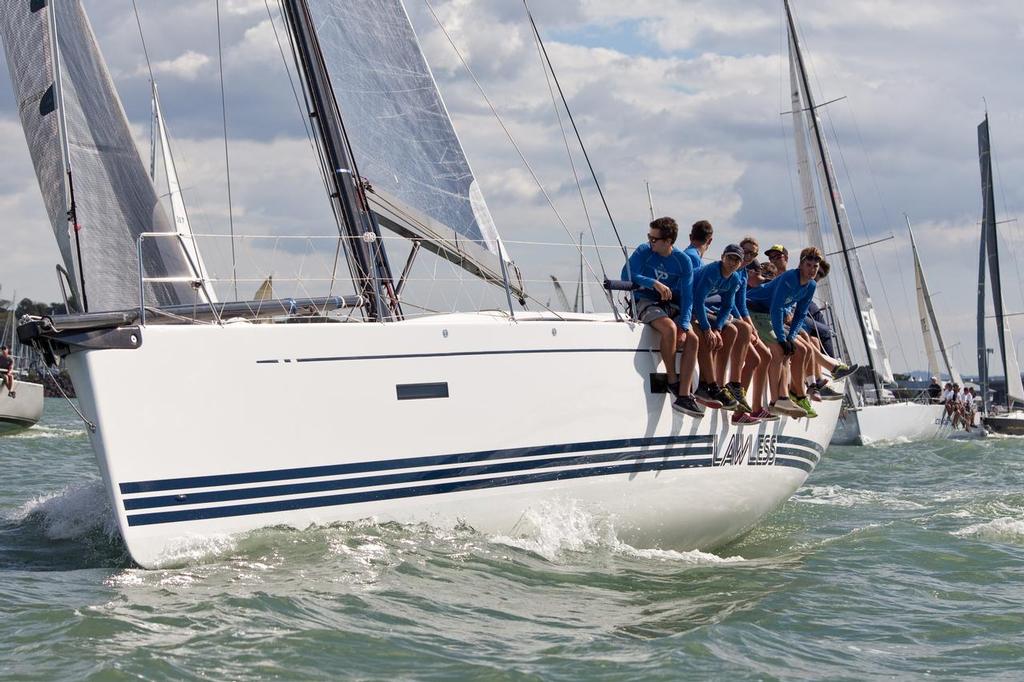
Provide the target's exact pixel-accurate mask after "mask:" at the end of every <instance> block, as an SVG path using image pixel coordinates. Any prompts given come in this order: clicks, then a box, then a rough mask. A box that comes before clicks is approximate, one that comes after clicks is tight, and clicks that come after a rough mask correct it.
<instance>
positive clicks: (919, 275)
mask: <svg viewBox="0 0 1024 682" xmlns="http://www.w3.org/2000/svg"><path fill="white" fill-rule="evenodd" d="M907 230H908V232H909V233H910V248H911V250H912V251H913V252H914V281H915V284H916V287H917V311H918V316H919V318H920V320H921V334H922V335H923V336H924V349H925V355H926V356H927V359H928V372H929V373H931V375H932V376H936V377H937V376H941V375H942V372H941V369H940V368H941V366H940V364H939V356H938V353H936V349H935V342H936V341H937V342H938V346H939V348H938V350H939V352H941V353H942V362H943V363H944V364H945V366H946V372H947V373H948V374H949V377H950V379H951V380H952V381H953V383H956V384H961V385H963V378H962V377H961V376H960V372H958V371H957V369H956V367H954V366H953V362H952V360H950V357H949V350H948V349H947V348H946V346H945V344H944V343H943V342H942V333H941V332H940V331H939V321H938V318H936V316H935V309H934V308H933V307H932V298H931V294H930V293H929V291H928V280H926V279H925V276H924V268H923V267H922V265H921V256H920V254H919V253H918V251H917V241H916V240H915V239H914V230H913V228H911V226H910V218H909V217H908V218H907ZM932 334H934V335H935V338H934V339H933V338H932Z"/></svg>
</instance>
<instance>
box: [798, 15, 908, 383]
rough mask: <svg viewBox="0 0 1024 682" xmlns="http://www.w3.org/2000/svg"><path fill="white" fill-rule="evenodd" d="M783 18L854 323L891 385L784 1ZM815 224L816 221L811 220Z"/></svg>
mask: <svg viewBox="0 0 1024 682" xmlns="http://www.w3.org/2000/svg"><path fill="white" fill-rule="evenodd" d="M784 4H785V8H786V14H787V19H788V22H789V44H790V58H791V59H792V60H793V61H795V62H796V64H795V66H794V67H793V68H792V69H791V74H793V73H794V72H795V73H796V76H795V78H796V81H797V83H796V85H797V87H796V90H795V93H794V94H795V95H796V97H794V100H798V106H794V109H795V110H798V111H806V112H807V121H808V128H809V131H810V134H811V136H812V139H813V141H814V144H812V145H811V149H812V152H813V158H814V162H815V166H816V168H817V173H818V178H819V181H820V184H821V190H822V194H823V195H824V197H825V198H826V201H828V205H829V209H830V210H828V211H826V213H827V214H828V218H829V222H830V224H831V226H832V229H833V230H835V231H836V235H837V237H838V239H839V243H840V245H841V248H842V256H843V261H844V263H845V266H846V267H845V270H846V274H847V276H848V278H849V280H850V288H851V292H852V295H853V302H854V306H855V308H856V309H857V315H858V324H859V326H860V330H861V335H862V338H863V341H864V346H865V350H866V352H867V355H868V361H869V364H870V365H871V367H872V369H873V370H874V371H875V374H876V375H877V377H879V378H880V379H881V380H882V381H885V382H892V381H894V380H895V378H894V377H893V374H892V366H891V364H890V363H889V356H888V354H887V353H886V351H885V345H884V344H883V343H882V335H881V330H880V328H879V325H878V316H877V315H876V314H875V307H874V305H873V304H872V302H871V296H870V294H869V293H868V288H867V283H866V281H865V279H864V271H863V269H862V268H861V265H860V259H859V258H858V256H857V252H856V250H855V248H856V247H855V242H854V239H853V230H852V229H851V227H850V218H849V216H848V215H847V213H846V205H845V204H844V202H843V197H842V193H841V192H840V191H839V186H838V185H837V184H836V180H835V179H836V173H835V166H834V165H833V163H832V158H831V155H830V154H829V151H828V145H827V144H826V142H825V138H824V135H823V133H822V131H821V121H820V120H819V118H818V115H817V111H816V106H815V104H814V96H813V94H812V93H811V91H810V82H809V79H808V77H807V69H806V67H805V66H804V63H803V56H802V54H801V51H800V41H799V38H798V37H797V33H796V23H795V21H794V19H793V13H792V9H791V7H790V5H789V0H784ZM815 221H817V218H815Z"/></svg>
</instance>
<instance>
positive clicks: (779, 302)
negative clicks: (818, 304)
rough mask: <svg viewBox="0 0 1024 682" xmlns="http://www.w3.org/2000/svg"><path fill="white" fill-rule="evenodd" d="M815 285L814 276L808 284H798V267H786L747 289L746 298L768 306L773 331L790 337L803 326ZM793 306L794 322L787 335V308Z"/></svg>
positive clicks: (779, 336)
mask: <svg viewBox="0 0 1024 682" xmlns="http://www.w3.org/2000/svg"><path fill="white" fill-rule="evenodd" d="M817 288H818V285H817V284H816V283H815V282H814V280H813V279H812V280H810V281H809V282H807V284H800V270H799V269H795V270H787V271H786V272H784V273H782V274H781V275H779V276H778V277H776V278H775V279H773V280H772V281H771V282H768V283H767V284H762V285H761V286H759V287H758V288H756V289H751V290H750V291H749V292H747V300H749V301H755V302H757V303H760V304H761V305H763V306H766V307H767V308H768V312H769V314H770V315H771V318H772V331H774V332H775V338H776V339H777V340H778V341H780V342H781V341H792V340H793V338H794V337H796V335H797V334H799V333H800V330H801V329H803V328H804V318H805V317H806V316H807V309H808V308H809V307H810V305H811V300H812V299H813V298H814V291H815V289H817ZM794 307H795V311H794V312H793V324H792V325H790V328H789V336H787V335H786V330H785V317H786V314H787V312H788V309H792V308H794Z"/></svg>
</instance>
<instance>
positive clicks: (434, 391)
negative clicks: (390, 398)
mask: <svg viewBox="0 0 1024 682" xmlns="http://www.w3.org/2000/svg"><path fill="white" fill-rule="evenodd" d="M395 390H396V391H397V393H398V399H399V400H428V399H430V398H447V397H448V382H447V381H442V382H440V383H436V384H398V385H397V386H395Z"/></svg>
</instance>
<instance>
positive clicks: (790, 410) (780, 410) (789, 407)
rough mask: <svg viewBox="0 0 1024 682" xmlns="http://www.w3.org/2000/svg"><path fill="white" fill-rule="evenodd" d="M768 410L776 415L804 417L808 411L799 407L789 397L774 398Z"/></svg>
mask: <svg viewBox="0 0 1024 682" xmlns="http://www.w3.org/2000/svg"><path fill="white" fill-rule="evenodd" d="M768 411H769V412H771V413H772V414H774V415H775V416H776V417H804V416H806V415H807V413H806V412H804V411H803V410H801V409H800V408H799V407H797V406H796V405H795V404H794V403H793V401H791V400H790V399H789V398H779V399H778V400H773V401H772V402H771V404H769V405H768Z"/></svg>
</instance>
